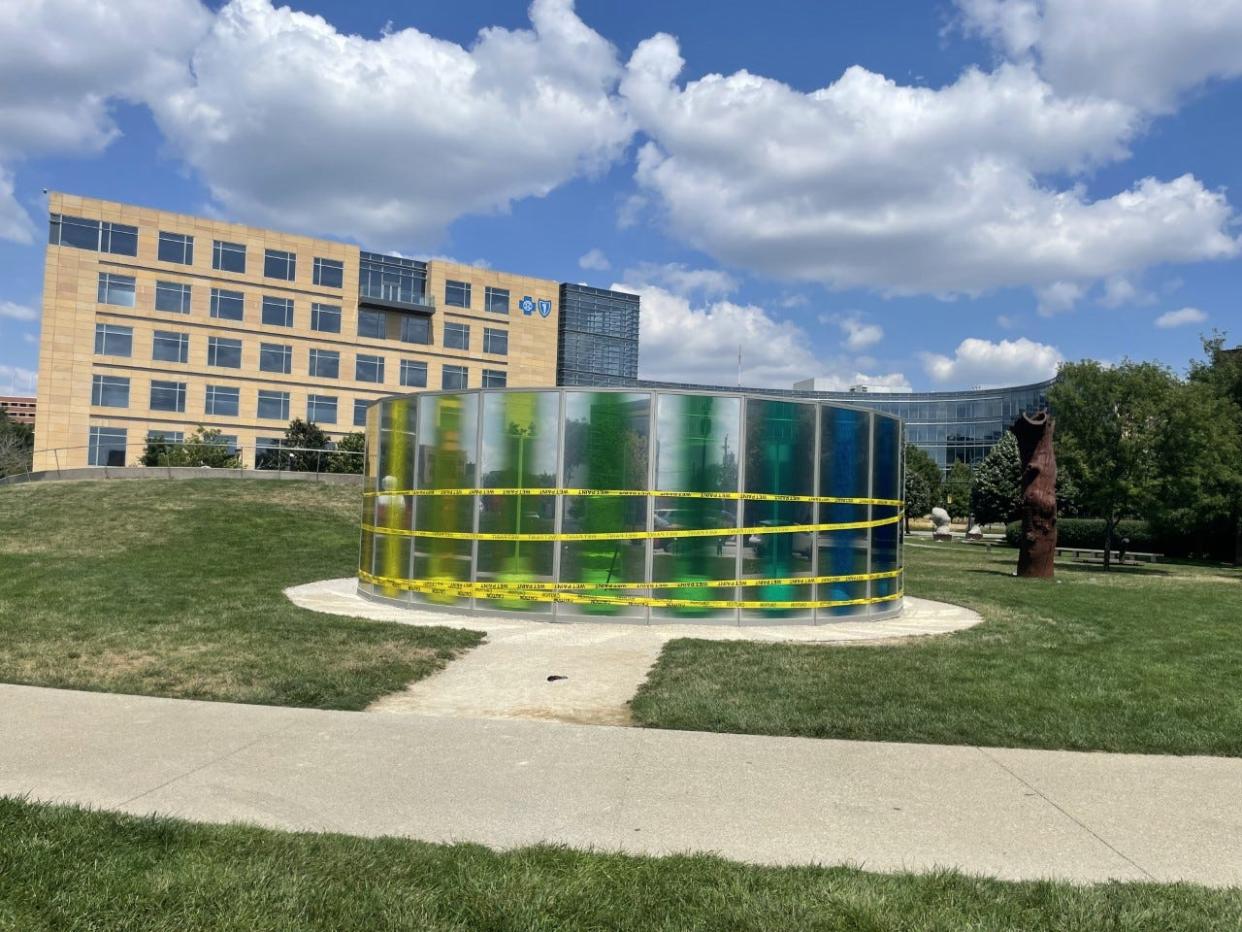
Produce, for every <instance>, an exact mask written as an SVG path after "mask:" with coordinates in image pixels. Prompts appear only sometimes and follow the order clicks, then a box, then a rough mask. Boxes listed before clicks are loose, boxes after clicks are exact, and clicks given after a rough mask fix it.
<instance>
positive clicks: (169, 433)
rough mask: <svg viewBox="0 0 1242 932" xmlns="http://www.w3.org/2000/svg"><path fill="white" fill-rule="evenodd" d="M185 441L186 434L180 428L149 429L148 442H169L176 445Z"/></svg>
mask: <svg viewBox="0 0 1242 932" xmlns="http://www.w3.org/2000/svg"><path fill="white" fill-rule="evenodd" d="M184 442H185V434H184V433H183V432H181V431H179V430H149V431H147V444H148V445H150V444H152V443H154V444H168V445H170V446H176V445H177V444H180V443H184Z"/></svg>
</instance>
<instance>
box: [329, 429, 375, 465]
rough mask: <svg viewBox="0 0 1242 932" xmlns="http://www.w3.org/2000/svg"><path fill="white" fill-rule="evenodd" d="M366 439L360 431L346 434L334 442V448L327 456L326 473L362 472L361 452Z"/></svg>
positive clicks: (364, 446)
mask: <svg viewBox="0 0 1242 932" xmlns="http://www.w3.org/2000/svg"><path fill="white" fill-rule="evenodd" d="M366 445H367V438H366V435H365V434H363V433H362V432H361V431H359V432H357V433H352V434H346V435H345V436H344V437H342V438H341V439H340V440H338V441H337V442H336V448H335V449H334V450H333V451H332V453H331V454H329V455H328V472H349V473H361V472H362V452H363V450H364V449H365V448H366Z"/></svg>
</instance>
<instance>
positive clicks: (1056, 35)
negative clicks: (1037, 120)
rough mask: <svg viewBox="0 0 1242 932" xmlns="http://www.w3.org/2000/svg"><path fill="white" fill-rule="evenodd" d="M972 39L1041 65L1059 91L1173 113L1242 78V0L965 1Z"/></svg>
mask: <svg viewBox="0 0 1242 932" xmlns="http://www.w3.org/2000/svg"><path fill="white" fill-rule="evenodd" d="M958 7H959V8H960V10H961V13H962V20H963V23H964V25H965V27H966V29H967V31H968V32H973V33H977V34H979V35H982V36H983V37H985V38H987V39H989V40H991V41H992V42H993V43H995V44H996V46H997V47H998V48H999V49H1000V50H1001V51H1002V52H1003V53H1004V54H1005V55H1006V56H1007V57H1009V58H1012V59H1022V58H1033V59H1034V60H1036V61H1037V62H1038V64H1039V68H1040V71H1041V73H1042V74H1043V75H1044V77H1045V78H1047V80H1048V81H1049V82H1050V83H1051V84H1052V86H1053V87H1055V88H1056V89H1057V90H1058V91H1059V92H1061V93H1063V94H1067V95H1095V96H1101V97H1108V98H1111V99H1113V100H1122V101H1127V102H1129V103H1131V104H1133V105H1135V106H1138V107H1141V108H1143V109H1144V110H1146V111H1149V112H1152V113H1160V112H1166V111H1168V110H1171V109H1172V108H1173V106H1174V105H1175V104H1176V102H1177V99H1178V98H1179V97H1180V96H1181V95H1183V94H1184V93H1185V92H1187V91H1188V90H1190V89H1192V88H1194V87H1196V86H1197V85H1200V84H1202V83H1204V82H1205V81H1209V80H1211V79H1213V78H1232V77H1237V76H1239V75H1242V0H958Z"/></svg>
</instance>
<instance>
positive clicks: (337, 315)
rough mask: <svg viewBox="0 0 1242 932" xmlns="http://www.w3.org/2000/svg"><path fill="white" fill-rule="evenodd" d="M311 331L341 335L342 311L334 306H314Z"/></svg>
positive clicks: (312, 307) (312, 308) (312, 306)
mask: <svg viewBox="0 0 1242 932" xmlns="http://www.w3.org/2000/svg"><path fill="white" fill-rule="evenodd" d="M311 329H312V330H318V331H319V332H320V333H340V332H341V309H340V308H339V307H337V306H336V305H334V304H312V305H311Z"/></svg>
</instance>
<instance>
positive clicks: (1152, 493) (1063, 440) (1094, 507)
mask: <svg viewBox="0 0 1242 932" xmlns="http://www.w3.org/2000/svg"><path fill="white" fill-rule="evenodd" d="M1178 387H1179V382H1178V380H1177V378H1176V377H1175V376H1174V375H1173V373H1172V372H1171V371H1169V370H1168V369H1167V368H1165V367H1164V366H1161V365H1158V364H1156V363H1136V362H1130V361H1128V360H1127V361H1126V362H1123V363H1121V364H1120V365H1118V366H1113V367H1111V368H1106V367H1105V366H1103V365H1101V364H1100V363H1098V362H1095V361H1093V360H1084V361H1082V362H1077V363H1067V364H1065V365H1063V366H1062V367H1061V371H1060V373H1059V377H1058V379H1057V382H1056V384H1055V385H1053V386H1052V388H1051V389H1050V390H1049V392H1048V402H1049V404H1050V405H1051V407H1052V409H1053V410H1054V411H1055V412H1056V416H1057V433H1058V435H1059V438H1058V439H1059V441H1060V442H1059V444H1058V446H1059V450H1058V456H1059V457H1063V458H1064V460H1065V461H1066V464H1067V465H1068V466H1069V469H1070V471H1071V472H1072V473H1073V475H1074V477H1075V481H1076V485H1077V487H1078V493H1079V500H1080V503H1081V505H1082V506H1083V508H1084V509H1085V510H1086V511H1087V513H1088V514H1090V515H1092V516H1093V517H1098V518H1103V519H1104V522H1105V524H1104V569H1105V571H1107V570H1108V569H1109V567H1110V563H1111V553H1112V546H1113V532H1114V531H1115V530H1116V528H1117V522H1118V521H1119V520H1121V519H1122V518H1125V517H1132V516H1138V515H1142V514H1144V513H1146V512H1148V511H1149V510H1150V509H1151V508H1152V507H1153V506H1154V505H1155V504H1156V500H1157V492H1158V484H1159V460H1158V456H1157V452H1158V450H1159V448H1160V446H1161V445H1162V444H1167V443H1169V442H1170V440H1171V439H1172V438H1170V436H1169V426H1170V425H1169V415H1170V413H1171V411H1172V410H1173V407H1174V405H1175V403H1176V393H1177V389H1178Z"/></svg>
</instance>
